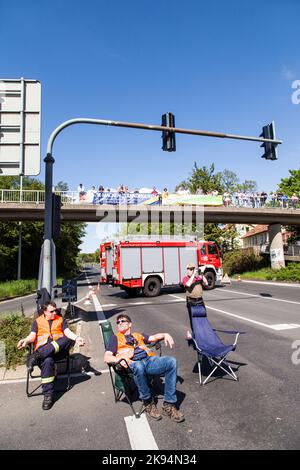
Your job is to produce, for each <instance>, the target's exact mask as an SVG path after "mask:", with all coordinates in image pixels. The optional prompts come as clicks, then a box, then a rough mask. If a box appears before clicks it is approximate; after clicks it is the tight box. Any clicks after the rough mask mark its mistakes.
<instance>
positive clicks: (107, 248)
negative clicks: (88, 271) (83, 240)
mask: <svg viewBox="0 0 300 470" xmlns="http://www.w3.org/2000/svg"><path fill="white" fill-rule="evenodd" d="M113 255H114V242H105V243H101V245H100V270H101V274H100V282H101V283H105V284H111V283H112V270H113V264H114V258H113Z"/></svg>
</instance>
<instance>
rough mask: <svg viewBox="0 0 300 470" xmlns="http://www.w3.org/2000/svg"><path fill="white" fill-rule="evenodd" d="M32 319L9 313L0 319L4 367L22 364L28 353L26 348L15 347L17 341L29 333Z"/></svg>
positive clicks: (0, 339) (0, 338)
mask: <svg viewBox="0 0 300 470" xmlns="http://www.w3.org/2000/svg"><path fill="white" fill-rule="evenodd" d="M31 323H32V319H30V318H26V317H24V316H20V315H18V314H17V313H14V312H12V313H10V314H8V315H6V316H5V317H1V319H0V341H3V342H4V345H5V360H6V364H5V365H6V367H7V368H9V367H11V366H13V367H14V366H16V365H17V364H24V362H25V357H26V355H27V353H28V350H27V349H26V348H24V349H17V343H18V341H19V340H20V339H22V338H25V337H26V336H28V335H29V333H30V328H31Z"/></svg>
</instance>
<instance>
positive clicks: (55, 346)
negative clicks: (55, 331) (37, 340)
mask: <svg viewBox="0 0 300 470" xmlns="http://www.w3.org/2000/svg"><path fill="white" fill-rule="evenodd" d="M51 344H52V346H53V347H54V353H55V354H56V353H58V351H59V344H58V343H57V342H56V341H52V342H51Z"/></svg>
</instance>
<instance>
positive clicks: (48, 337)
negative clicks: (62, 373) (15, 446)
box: [17, 301, 85, 410]
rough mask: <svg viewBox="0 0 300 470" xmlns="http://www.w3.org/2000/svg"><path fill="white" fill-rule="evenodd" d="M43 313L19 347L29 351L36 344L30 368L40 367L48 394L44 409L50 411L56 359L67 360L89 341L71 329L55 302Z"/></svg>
mask: <svg viewBox="0 0 300 470" xmlns="http://www.w3.org/2000/svg"><path fill="white" fill-rule="evenodd" d="M41 311H42V313H41V315H40V316H39V317H38V318H37V319H36V320H35V321H34V322H33V324H32V327H31V332H30V333H29V335H28V336H27V337H26V338H23V339H21V340H20V341H19V342H18V344H17V348H18V349H21V348H25V347H26V346H27V344H29V343H34V353H33V354H31V355H30V356H29V358H28V362H27V367H28V369H29V371H30V372H32V370H33V367H34V365H36V364H38V365H39V366H40V368H41V377H42V389H43V395H44V400H43V405H42V408H43V410H49V409H50V408H51V407H52V405H53V402H54V400H53V395H54V379H55V375H54V362H55V359H56V360H59V359H63V358H64V357H66V355H67V353H68V351H69V349H70V348H71V347H72V346H73V345H74V342H75V343H76V344H78V345H79V346H83V345H84V343H85V341H84V339H83V338H81V337H80V336H76V335H75V333H73V332H72V331H71V330H70V329H69V328H68V323H67V321H66V320H65V319H63V318H62V317H61V316H60V315H57V313H56V312H57V309H56V303H55V302H51V301H49V302H46V303H45V304H44V305H42V307H41Z"/></svg>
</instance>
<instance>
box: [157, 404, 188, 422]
mask: <svg viewBox="0 0 300 470" xmlns="http://www.w3.org/2000/svg"><path fill="white" fill-rule="evenodd" d="M162 414H163V415H165V416H169V418H170V419H171V420H172V421H175V422H176V423H181V422H182V421H184V419H185V418H184V414H183V413H182V412H181V411H179V410H177V408H176V406H175V405H172V403H163V406H162Z"/></svg>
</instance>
